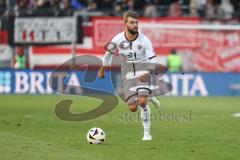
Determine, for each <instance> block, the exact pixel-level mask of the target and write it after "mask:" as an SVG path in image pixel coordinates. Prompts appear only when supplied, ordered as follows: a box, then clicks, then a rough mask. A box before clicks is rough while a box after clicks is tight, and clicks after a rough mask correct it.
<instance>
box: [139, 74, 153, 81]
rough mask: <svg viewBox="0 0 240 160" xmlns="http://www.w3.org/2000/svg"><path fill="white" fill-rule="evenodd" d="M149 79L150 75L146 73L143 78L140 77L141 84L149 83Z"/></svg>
mask: <svg viewBox="0 0 240 160" xmlns="http://www.w3.org/2000/svg"><path fill="white" fill-rule="evenodd" d="M149 78H150V75H149V73H145V74H144V75H142V76H141V77H140V79H139V80H140V81H141V82H147V81H148V80H149Z"/></svg>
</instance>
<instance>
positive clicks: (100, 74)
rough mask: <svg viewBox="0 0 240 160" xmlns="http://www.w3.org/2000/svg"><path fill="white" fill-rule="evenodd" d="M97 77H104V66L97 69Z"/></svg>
mask: <svg viewBox="0 0 240 160" xmlns="http://www.w3.org/2000/svg"><path fill="white" fill-rule="evenodd" d="M98 77H99V78H101V79H102V78H104V77H105V74H104V68H103V67H101V68H100V69H99V71H98Z"/></svg>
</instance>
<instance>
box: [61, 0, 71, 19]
mask: <svg viewBox="0 0 240 160" xmlns="http://www.w3.org/2000/svg"><path fill="white" fill-rule="evenodd" d="M62 3H63V8H62V9H61V11H60V14H59V15H60V16H72V15H73V12H74V9H73V8H72V7H71V6H70V0H63V2H62Z"/></svg>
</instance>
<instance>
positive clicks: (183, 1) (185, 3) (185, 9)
mask: <svg viewBox="0 0 240 160" xmlns="http://www.w3.org/2000/svg"><path fill="white" fill-rule="evenodd" d="M178 3H179V4H180V5H181V9H182V15H184V16H185V15H189V12H190V9H189V5H190V0H179V1H178Z"/></svg>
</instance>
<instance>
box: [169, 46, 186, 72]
mask: <svg viewBox="0 0 240 160" xmlns="http://www.w3.org/2000/svg"><path fill="white" fill-rule="evenodd" d="M167 66H168V70H169V72H179V71H181V70H182V57H181V56H180V55H178V54H177V51H176V49H172V51H171V54H170V55H168V57H167Z"/></svg>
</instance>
